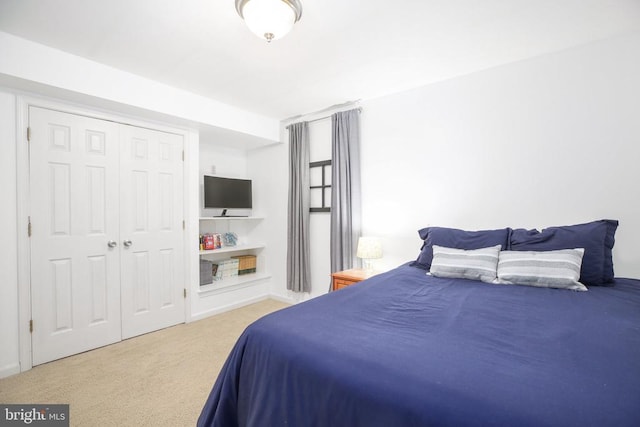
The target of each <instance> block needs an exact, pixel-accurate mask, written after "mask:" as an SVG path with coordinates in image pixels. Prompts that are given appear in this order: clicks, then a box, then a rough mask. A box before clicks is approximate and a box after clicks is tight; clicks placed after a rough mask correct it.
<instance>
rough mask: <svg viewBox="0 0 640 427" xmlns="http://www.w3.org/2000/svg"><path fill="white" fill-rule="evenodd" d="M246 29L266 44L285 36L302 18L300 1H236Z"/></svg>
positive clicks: (237, 9)
mask: <svg viewBox="0 0 640 427" xmlns="http://www.w3.org/2000/svg"><path fill="white" fill-rule="evenodd" d="M236 11H237V12H238V15H240V17H241V18H242V19H244V22H245V24H247V27H249V29H250V30H251V31H252V32H253V33H254V34H255V35H257V36H258V37H261V38H264V39H265V40H266V41H267V42H271V40H277V39H279V38H280V37H283V36H285V35H286V34H287V33H288V32H289V31H291V28H293V24H295V23H296V22H298V21H299V20H300V18H301V17H302V2H301V1H300V0H236Z"/></svg>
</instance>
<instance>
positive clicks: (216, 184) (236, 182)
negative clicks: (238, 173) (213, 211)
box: [204, 175, 252, 209]
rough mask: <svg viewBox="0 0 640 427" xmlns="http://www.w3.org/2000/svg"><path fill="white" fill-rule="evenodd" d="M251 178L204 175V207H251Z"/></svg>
mask: <svg viewBox="0 0 640 427" xmlns="http://www.w3.org/2000/svg"><path fill="white" fill-rule="evenodd" d="M251 202H252V196H251V180H250V179H237V178H222V177H219V176H208V175H205V176H204V207H205V208H217V209H251V207H252V203H251Z"/></svg>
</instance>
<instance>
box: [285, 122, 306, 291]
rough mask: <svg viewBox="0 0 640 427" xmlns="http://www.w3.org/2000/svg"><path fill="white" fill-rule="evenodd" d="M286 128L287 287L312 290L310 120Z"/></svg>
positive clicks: (295, 289) (297, 289)
mask: <svg viewBox="0 0 640 427" xmlns="http://www.w3.org/2000/svg"><path fill="white" fill-rule="evenodd" d="M287 129H289V211H288V232H287V289H289V290H291V291H294V292H310V291H311V269H310V264H309V262H310V261H309V247H310V246H309V245H310V242H309V208H310V203H309V124H308V123H307V122H301V123H294V124H292V125H290V126H288V127H287Z"/></svg>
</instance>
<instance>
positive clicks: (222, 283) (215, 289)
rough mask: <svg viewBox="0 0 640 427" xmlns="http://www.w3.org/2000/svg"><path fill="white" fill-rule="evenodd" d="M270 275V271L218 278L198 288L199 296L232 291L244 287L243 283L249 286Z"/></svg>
mask: <svg viewBox="0 0 640 427" xmlns="http://www.w3.org/2000/svg"><path fill="white" fill-rule="evenodd" d="M270 277H271V275H270V274H268V273H251V274H243V275H241V276H232V277H226V278H224V279H222V280H216V281H214V282H212V283H211V284H208V285H200V289H198V296H201V297H202V296H206V295H213V294H219V293H222V292H228V291H232V290H234V289H236V288H240V287H243V286H241V285H244V286H247V285H250V284H251V283H253V282H257V281H259V280H265V279H269V278H270Z"/></svg>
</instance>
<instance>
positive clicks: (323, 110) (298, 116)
mask: <svg viewBox="0 0 640 427" xmlns="http://www.w3.org/2000/svg"><path fill="white" fill-rule="evenodd" d="M360 101H361V100H360V99H356V100H355V101H347V102H343V103H342V104H334V105H331V106H329V107H327V108H323V109H322V110H317V111H314V112H312V113H306V114H298V115H297V116H293V117H289V118H286V119H284V120H282V122H283V123H293V121H294V120H298V119H301V118H302V117H305V116H312V115H314V114H320V113H324V112H325V111H330V110H335V109H339V108H345V107H349V106H352V105H357V104H358V102H360ZM357 109H358V112H359V113H361V112H362V107H358V108H357ZM328 117H331V114H330V115H328V116H325V117H319V118H317V119H313V120H306V121H307V122H315V121H317V120H323V119H326V118H328ZM287 127H288V125H287Z"/></svg>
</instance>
